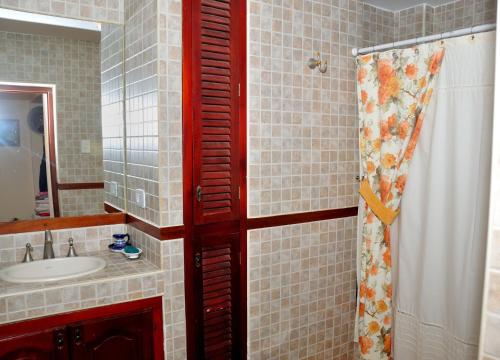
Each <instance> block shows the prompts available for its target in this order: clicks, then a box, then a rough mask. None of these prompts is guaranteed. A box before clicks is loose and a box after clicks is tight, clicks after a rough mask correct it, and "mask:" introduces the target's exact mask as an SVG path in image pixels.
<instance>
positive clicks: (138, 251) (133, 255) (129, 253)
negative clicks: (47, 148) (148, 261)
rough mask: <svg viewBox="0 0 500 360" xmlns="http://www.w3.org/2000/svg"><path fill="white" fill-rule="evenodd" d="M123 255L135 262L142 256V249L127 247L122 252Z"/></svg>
mask: <svg viewBox="0 0 500 360" xmlns="http://www.w3.org/2000/svg"><path fill="white" fill-rule="evenodd" d="M129 250H136V251H133V252H132V251H129ZM121 253H122V254H123V255H124V256H125V257H126V258H127V259H130V260H135V259H138V258H139V257H140V256H141V254H142V249H141V248H136V247H133V246H126V247H125V248H124V249H123V250H122V251H121Z"/></svg>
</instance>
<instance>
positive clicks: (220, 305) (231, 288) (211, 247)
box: [195, 232, 240, 359]
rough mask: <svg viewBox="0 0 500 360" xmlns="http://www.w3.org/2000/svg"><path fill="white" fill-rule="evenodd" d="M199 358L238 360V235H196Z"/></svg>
mask: <svg viewBox="0 0 500 360" xmlns="http://www.w3.org/2000/svg"><path fill="white" fill-rule="evenodd" d="M196 247H197V248H198V249H199V252H198V253H197V254H196V257H197V259H199V260H196V267H197V274H196V276H195V278H196V289H195V291H196V293H197V294H199V295H200V296H199V297H198V298H197V301H198V304H197V309H198V319H197V323H198V326H197V338H198V339H199V341H202V343H203V346H202V347H201V348H200V349H198V354H197V357H198V358H203V359H237V358H239V354H240V349H239V338H240V337H239V233H238V232H236V233H230V234H203V235H199V236H197V239H196Z"/></svg>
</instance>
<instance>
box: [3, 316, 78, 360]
mask: <svg viewBox="0 0 500 360" xmlns="http://www.w3.org/2000/svg"><path fill="white" fill-rule="evenodd" d="M19 326H22V325H21V324H19ZM0 359H2V360H67V359H68V345H67V339H66V330H65V329H64V328H62V329H46V330H42V331H38V332H31V333H27V334H23V335H19V336H13V337H6V338H2V339H0Z"/></svg>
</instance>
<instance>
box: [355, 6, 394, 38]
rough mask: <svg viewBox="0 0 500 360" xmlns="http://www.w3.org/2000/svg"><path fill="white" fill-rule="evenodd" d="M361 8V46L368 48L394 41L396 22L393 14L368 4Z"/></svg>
mask: <svg viewBox="0 0 500 360" xmlns="http://www.w3.org/2000/svg"><path fill="white" fill-rule="evenodd" d="M362 6H363V9H362V14H363V24H362V43H363V45H362V46H363V47H368V46H373V45H378V44H386V43H389V42H391V41H394V36H395V35H394V31H395V23H394V22H395V20H396V17H395V16H394V13H393V12H392V11H388V10H384V9H379V8H377V7H375V6H371V5H368V4H363V5H362Z"/></svg>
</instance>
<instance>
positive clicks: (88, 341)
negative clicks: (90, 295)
mask: <svg viewBox="0 0 500 360" xmlns="http://www.w3.org/2000/svg"><path fill="white" fill-rule="evenodd" d="M153 328H154V324H153V317H152V312H151V311H146V312H141V313H136V314H132V315H125V316H117V317H110V318H104V319H96V320H90V321H84V322H82V323H80V324H75V325H71V326H70V327H69V334H70V342H71V352H72V358H73V359H74V360H84V359H93V360H110V359H120V360H142V359H144V360H147V359H153Z"/></svg>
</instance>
